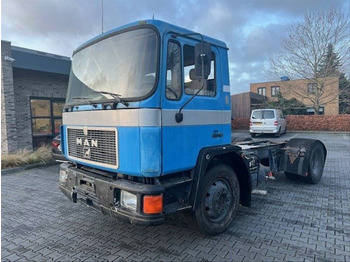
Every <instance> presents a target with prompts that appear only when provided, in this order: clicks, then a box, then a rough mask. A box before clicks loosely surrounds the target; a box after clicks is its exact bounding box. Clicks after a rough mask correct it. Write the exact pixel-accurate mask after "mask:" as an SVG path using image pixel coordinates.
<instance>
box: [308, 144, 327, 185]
mask: <svg viewBox="0 0 350 262" xmlns="http://www.w3.org/2000/svg"><path fill="white" fill-rule="evenodd" d="M324 164H325V151H324V148H323V146H322V145H321V144H320V143H317V144H315V146H314V147H313V148H312V150H311V154H310V164H309V170H308V175H307V176H306V177H303V179H304V180H305V182H307V183H310V184H317V183H319V182H320V181H321V178H322V174H323V168H324Z"/></svg>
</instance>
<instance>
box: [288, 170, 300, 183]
mask: <svg viewBox="0 0 350 262" xmlns="http://www.w3.org/2000/svg"><path fill="white" fill-rule="evenodd" d="M284 175H285V176H286V178H288V179H289V180H292V181H296V180H298V178H299V176H298V175H297V174H293V173H289V172H284Z"/></svg>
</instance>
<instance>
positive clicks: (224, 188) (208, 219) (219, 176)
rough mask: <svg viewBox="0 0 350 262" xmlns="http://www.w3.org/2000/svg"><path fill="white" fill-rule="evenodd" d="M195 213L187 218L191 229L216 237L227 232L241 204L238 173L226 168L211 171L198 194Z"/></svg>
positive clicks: (188, 214)
mask: <svg viewBox="0 0 350 262" xmlns="http://www.w3.org/2000/svg"><path fill="white" fill-rule="evenodd" d="M197 193H198V199H199V203H198V205H197V208H196V210H195V211H194V212H193V211H188V212H187V213H186V214H185V218H186V220H187V223H188V224H189V225H190V227H192V228H195V229H197V230H198V231H200V232H202V233H203V234H206V235H217V234H220V233H222V232H224V231H225V230H227V229H228V228H229V227H230V225H231V223H232V221H233V218H234V215H235V213H236V212H237V209H238V204H239V194H240V192H239V182H238V179H237V176H236V173H235V172H234V171H233V169H232V168H231V167H229V166H227V165H218V166H215V167H213V168H212V169H210V170H209V171H208V172H207V173H206V174H205V177H204V178H203V181H202V183H201V185H200V187H199V189H198V191H197Z"/></svg>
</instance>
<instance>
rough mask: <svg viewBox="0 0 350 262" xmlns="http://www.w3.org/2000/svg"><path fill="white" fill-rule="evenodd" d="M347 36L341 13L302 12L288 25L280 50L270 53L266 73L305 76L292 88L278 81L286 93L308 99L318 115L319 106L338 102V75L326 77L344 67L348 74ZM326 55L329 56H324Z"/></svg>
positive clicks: (297, 77)
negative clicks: (302, 81)
mask: <svg viewBox="0 0 350 262" xmlns="http://www.w3.org/2000/svg"><path fill="white" fill-rule="evenodd" d="M349 37H350V35H349V20H348V17H347V16H346V15H344V14H342V13H341V12H339V11H335V10H330V11H328V12H326V13H306V14H305V15H304V19H303V21H300V22H297V23H295V24H293V25H292V26H291V27H290V30H289V32H288V35H287V36H286V37H285V38H284V39H283V40H282V49H281V51H279V52H277V53H276V54H274V55H273V56H271V58H270V65H269V69H268V71H269V74H270V76H272V77H273V78H274V79H276V78H279V77H281V76H288V77H289V78H290V79H307V80H308V81H309V83H310V84H309V85H308V86H302V85H300V86H298V87H295V86H294V87H293V88H292V85H291V84H289V82H288V81H284V82H282V83H283V85H285V86H286V88H285V90H287V92H290V93H291V94H293V95H294V96H295V97H297V98H298V99H303V100H305V101H309V102H311V104H312V106H313V108H314V112H315V114H318V113H319V109H320V107H321V106H325V105H326V104H329V103H338V100H339V96H340V92H342V90H338V85H339V76H340V75H338V76H335V77H332V78H330V77H328V76H329V75H333V73H334V74H335V73H336V72H339V71H338V70H340V69H342V68H346V70H348V71H347V72H346V74H349V73H350V72H349V68H350V67H349V61H350V60H349V57H350V44H349ZM327 54H328V55H330V57H328V58H327ZM334 54H336V55H334ZM341 71H343V70H341ZM335 83H337V84H335ZM327 86H336V87H337V88H336V89H337V90H327V88H326V87H327Z"/></svg>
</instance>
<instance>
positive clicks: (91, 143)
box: [76, 138, 98, 147]
mask: <svg viewBox="0 0 350 262" xmlns="http://www.w3.org/2000/svg"><path fill="white" fill-rule="evenodd" d="M76 143H77V145H78V146H82V145H84V146H87V147H98V141H97V139H90V140H89V139H88V138H77V140H76Z"/></svg>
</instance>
